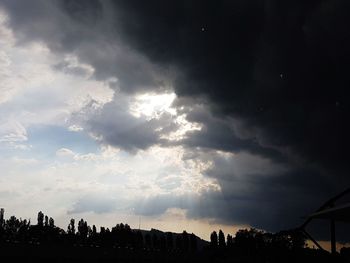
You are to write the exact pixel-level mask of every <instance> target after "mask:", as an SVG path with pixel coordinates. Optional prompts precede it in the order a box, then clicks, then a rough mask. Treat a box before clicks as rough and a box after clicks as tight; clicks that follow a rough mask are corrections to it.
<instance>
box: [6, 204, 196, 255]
mask: <svg viewBox="0 0 350 263" xmlns="http://www.w3.org/2000/svg"><path fill="white" fill-rule="evenodd" d="M197 239H198V237H196V236H195V235H194V234H193V233H192V234H189V233H187V232H186V231H183V232H182V233H181V234H175V236H174V234H173V233H171V232H166V233H163V232H161V231H157V230H154V229H152V230H151V231H141V230H133V229H131V228H130V226H129V225H128V224H123V223H120V224H116V225H115V226H114V227H112V228H111V229H109V228H106V227H100V231H97V227H96V226H95V225H92V226H89V225H88V223H87V221H85V220H84V219H80V221H78V223H77V224H76V221H75V219H73V218H72V219H71V220H70V222H69V224H68V226H67V230H66V231H65V230H63V229H61V228H59V227H57V226H56V225H55V221H54V219H53V218H52V217H48V216H47V215H44V213H43V212H41V211H40V212H39V213H38V216H37V223H36V224H35V225H32V224H31V222H30V220H27V219H22V218H19V219H18V218H16V217H15V216H11V217H10V218H9V219H7V220H5V219H4V209H1V211H0V242H12V243H27V244H36V245H40V244H45V245H49V244H60V245H70V246H71V245H80V246H96V247H114V248H130V249H141V248H145V249H153V250H168V251H169V250H177V251H183V252H190V251H196V250H197Z"/></svg>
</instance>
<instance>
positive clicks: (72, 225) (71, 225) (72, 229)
mask: <svg viewBox="0 0 350 263" xmlns="http://www.w3.org/2000/svg"><path fill="white" fill-rule="evenodd" d="M67 232H68V234H70V235H75V220H74V218H72V219H71V220H70V222H69V225H68V228H67Z"/></svg>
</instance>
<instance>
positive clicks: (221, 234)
mask: <svg viewBox="0 0 350 263" xmlns="http://www.w3.org/2000/svg"><path fill="white" fill-rule="evenodd" d="M219 247H220V248H224V247H226V242H225V234H224V232H222V230H221V229H220V230H219Z"/></svg>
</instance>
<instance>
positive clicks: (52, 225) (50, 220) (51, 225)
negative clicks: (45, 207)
mask: <svg viewBox="0 0 350 263" xmlns="http://www.w3.org/2000/svg"><path fill="white" fill-rule="evenodd" d="M54 226H55V220H53V218H52V217H50V219H49V227H51V228H53V227H54Z"/></svg>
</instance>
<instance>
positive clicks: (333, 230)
mask: <svg viewBox="0 0 350 263" xmlns="http://www.w3.org/2000/svg"><path fill="white" fill-rule="evenodd" d="M331 252H332V254H333V255H334V254H336V253H337V244H336V240H335V221H334V220H331Z"/></svg>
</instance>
